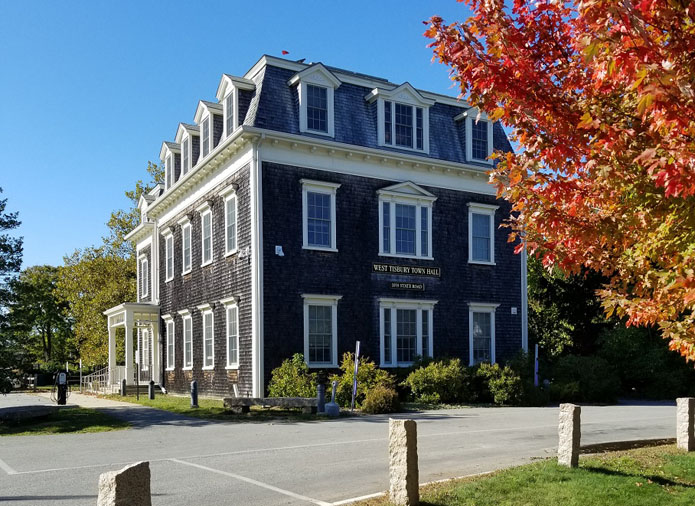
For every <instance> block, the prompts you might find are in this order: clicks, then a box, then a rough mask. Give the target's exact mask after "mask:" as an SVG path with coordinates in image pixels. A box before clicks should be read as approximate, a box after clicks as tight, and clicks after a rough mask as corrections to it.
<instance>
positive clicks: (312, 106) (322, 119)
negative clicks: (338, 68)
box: [306, 84, 328, 133]
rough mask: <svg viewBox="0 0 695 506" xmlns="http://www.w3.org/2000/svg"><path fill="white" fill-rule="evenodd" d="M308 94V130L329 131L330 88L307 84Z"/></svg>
mask: <svg viewBox="0 0 695 506" xmlns="http://www.w3.org/2000/svg"><path fill="white" fill-rule="evenodd" d="M306 95H307V97H306V98H307V104H306V128H307V130H309V131H314V132H322V133H328V89H327V88H325V87H323V86H315V85H313V84H307V86H306Z"/></svg>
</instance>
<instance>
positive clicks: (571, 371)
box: [550, 355, 620, 402]
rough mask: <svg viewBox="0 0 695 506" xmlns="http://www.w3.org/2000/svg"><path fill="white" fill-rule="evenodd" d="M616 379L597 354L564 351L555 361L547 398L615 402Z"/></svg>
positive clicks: (609, 367)
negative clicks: (578, 353)
mask: <svg viewBox="0 0 695 506" xmlns="http://www.w3.org/2000/svg"><path fill="white" fill-rule="evenodd" d="M619 391H620V380H619V378H618V375H617V374H616V373H615V371H614V370H613V368H612V367H611V366H610V364H609V363H608V362H607V361H606V360H604V359H603V358H601V357H598V356H591V357H583V356H579V355H566V356H564V357H561V358H560V359H558V360H557V362H555V365H554V367H553V380H552V383H551V389H550V393H551V398H552V399H553V400H555V401H558V402H615V401H616V400H617V398H618V393H619Z"/></svg>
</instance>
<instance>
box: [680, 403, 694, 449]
mask: <svg viewBox="0 0 695 506" xmlns="http://www.w3.org/2000/svg"><path fill="white" fill-rule="evenodd" d="M694 419H695V397H681V398H679V399H676V445H677V446H678V448H681V449H683V450H687V451H689V452H691V451H693V450H695V432H694V430H693V421H694Z"/></svg>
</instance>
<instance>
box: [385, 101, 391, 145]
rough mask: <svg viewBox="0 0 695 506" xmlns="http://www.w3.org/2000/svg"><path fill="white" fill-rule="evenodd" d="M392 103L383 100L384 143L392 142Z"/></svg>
mask: <svg viewBox="0 0 695 506" xmlns="http://www.w3.org/2000/svg"><path fill="white" fill-rule="evenodd" d="M392 104H393V102H390V101H388V100H386V101H384V144H393V132H392V129H393V119H392V110H391V108H392V107H393V105H392Z"/></svg>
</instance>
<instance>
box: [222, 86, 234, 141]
mask: <svg viewBox="0 0 695 506" xmlns="http://www.w3.org/2000/svg"><path fill="white" fill-rule="evenodd" d="M224 128H225V137H229V136H230V135H231V134H232V132H233V131H234V90H232V92H231V93H230V94H229V95H227V97H226V98H225V99H224Z"/></svg>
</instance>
